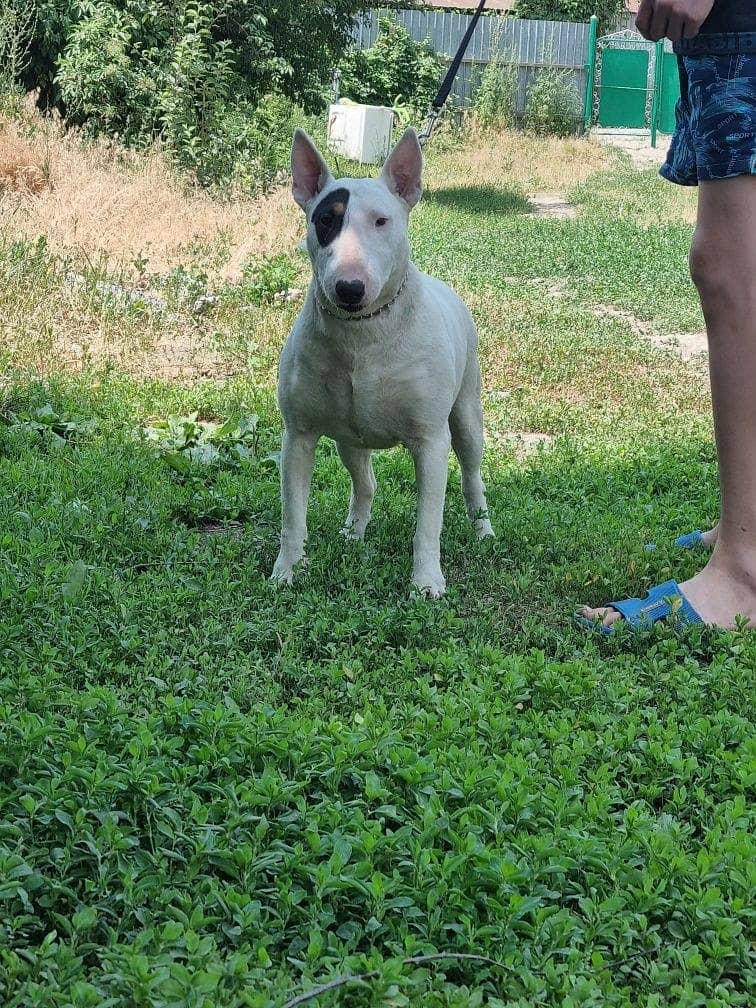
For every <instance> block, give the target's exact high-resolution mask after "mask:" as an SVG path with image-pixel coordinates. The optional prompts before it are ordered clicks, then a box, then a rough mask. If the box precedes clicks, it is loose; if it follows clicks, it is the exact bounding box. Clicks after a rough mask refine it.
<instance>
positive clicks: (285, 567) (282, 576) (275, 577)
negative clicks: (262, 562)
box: [270, 555, 307, 588]
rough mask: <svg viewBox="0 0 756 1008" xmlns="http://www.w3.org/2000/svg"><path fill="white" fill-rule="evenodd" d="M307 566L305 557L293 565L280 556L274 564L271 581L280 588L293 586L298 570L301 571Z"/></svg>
mask: <svg viewBox="0 0 756 1008" xmlns="http://www.w3.org/2000/svg"><path fill="white" fill-rule="evenodd" d="M306 566H307V560H306V558H305V557H301V558H300V559H299V560H297V561H295V562H294V563H292V562H291V561H290V560H289V559H287V558H286V557H281V556H280V555H279V557H278V559H277V560H276V562H275V563H274V564H273V573H272V574H271V575H270V580H271V581H272V583H273V584H275V585H277V586H278V587H279V588H284V587H286V585H291V584H293V583H294V578H295V576H296V573H297V570H301V569H302V568H303V567H306Z"/></svg>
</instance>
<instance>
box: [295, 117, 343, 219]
mask: <svg viewBox="0 0 756 1008" xmlns="http://www.w3.org/2000/svg"><path fill="white" fill-rule="evenodd" d="M291 176H292V184H291V191H292V195H293V196H294V199H295V200H296V201H297V203H298V204H299V205H300V206H301V207H302V209H303V210H306V209H307V205H308V203H309V202H310V200H312V199H313V198H314V197H315V196H317V195H318V193H319V192H321V191H322V190H323V189H325V187H326V186H327V185H328V183H329V182H332V181H333V176H332V175H331V173H330V171H329V170H328V165H327V164H326V163H325V161H324V160H323V156H322V154H321V153H320V151H319V150H318V148H317V147H316V146H315V144H314V143H313V142H312V140H310V138H309V137H308V136H307V134H306V133H305V131H304V130H301V129H296V130H294V140H293V142H292V145H291Z"/></svg>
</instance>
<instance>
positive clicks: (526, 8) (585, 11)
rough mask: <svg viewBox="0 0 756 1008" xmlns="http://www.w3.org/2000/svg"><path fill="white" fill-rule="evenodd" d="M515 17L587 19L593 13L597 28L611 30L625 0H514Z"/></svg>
mask: <svg viewBox="0 0 756 1008" xmlns="http://www.w3.org/2000/svg"><path fill="white" fill-rule="evenodd" d="M512 13H513V14H514V15H515V17H520V18H533V19H534V20H546V21H589V20H590V18H591V15H593V14H595V15H596V16H597V17H598V19H599V30H600V31H602V32H604V31H611V30H612V29H613V28H614V27H615V26H616V25H617V24H618V23H619V19H620V17H621V16H622V15H623V14H626V13H627V7H626V4H625V0H516V2H515V5H514V9H513V11H512Z"/></svg>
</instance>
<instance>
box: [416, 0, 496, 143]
mask: <svg viewBox="0 0 756 1008" xmlns="http://www.w3.org/2000/svg"><path fill="white" fill-rule="evenodd" d="M485 6H486V0H480V3H479V4H478V9H477V10H476V11H475V13H474V14H473V16H472V17H471V18H470V24H469V25H468V26H467V30H466V31H465V34H464V35H463V36H462V41H461V42H460V43H459V46H458V48H457V51H456V53H455V54H454V59H453V60H452V61H451V63H450V64H449V69H448V70H447V71H446V74H445V76H444V79H443V80H442V81H441V87H440V88H439V89H438V93H437V94H436V97H435V98H434V99H433V101H432V102H431V104H430V108H429V110H428V120H427V122H426V124H425V127H424V129H423V131H422V133H421V134H420V142H421V143H422V142H423V141H425V140H428V139H429V138H430V135H431V133H432V132H433V127H434V126H435V124H436V120H437V119H438V117H439V116H440V115H441V112H442V111H443V108H444V105H445V104H446V99H447V98H448V97H449V92H450V91H451V89H452V84H453V83H454V78H455V77H456V76H457V71H458V70H459V67H460V64H461V63H462V60H463V59H464V56H465V53H466V52H467V47H468V45H469V44H470V39H471V38H472V36H473V32H474V31H475V26H476V25H477V23H478V21H479V20H480V16H481V14H482V13H483V8H484V7H485Z"/></svg>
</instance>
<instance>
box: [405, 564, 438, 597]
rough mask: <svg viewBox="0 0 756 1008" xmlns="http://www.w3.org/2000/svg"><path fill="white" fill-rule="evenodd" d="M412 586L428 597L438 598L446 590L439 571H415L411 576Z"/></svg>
mask: <svg viewBox="0 0 756 1008" xmlns="http://www.w3.org/2000/svg"><path fill="white" fill-rule="evenodd" d="M412 587H413V588H414V590H415V591H416V592H418V593H419V594H420V595H424V596H425V597H426V598H429V599H439V598H441V596H442V595H443V594H444V592H445V591H446V579H445V578H444V575H443V574H442V573H441V571H440V570H439V571H437V572H434V573H430V574H429V573H417V574H414V575H413V576H412Z"/></svg>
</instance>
